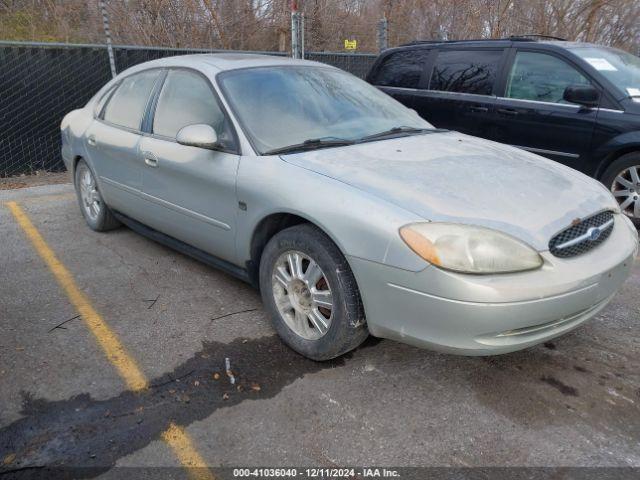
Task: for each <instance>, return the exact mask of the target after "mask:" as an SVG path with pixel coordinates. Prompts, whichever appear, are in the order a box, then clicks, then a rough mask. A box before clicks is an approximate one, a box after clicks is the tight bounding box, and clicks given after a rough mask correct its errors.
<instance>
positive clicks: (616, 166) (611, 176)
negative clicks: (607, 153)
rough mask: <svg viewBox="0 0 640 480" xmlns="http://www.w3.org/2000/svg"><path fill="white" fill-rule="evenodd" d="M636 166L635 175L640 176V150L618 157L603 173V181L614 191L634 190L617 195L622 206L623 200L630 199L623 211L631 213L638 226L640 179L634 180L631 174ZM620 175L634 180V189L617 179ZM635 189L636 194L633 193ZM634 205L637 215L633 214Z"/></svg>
mask: <svg viewBox="0 0 640 480" xmlns="http://www.w3.org/2000/svg"><path fill="white" fill-rule="evenodd" d="M634 168H635V175H633V176H634V177H636V176H640V152H631V153H627V154H625V155H622V156H621V157H620V158H618V159H616V160H615V161H614V162H613V163H612V164H611V165H609V167H607V169H606V170H605V172H604V173H603V174H602V177H601V181H602V183H603V184H604V185H605V186H606V187H607V188H608V189H610V190H611V191H612V192H615V191H620V192H623V191H630V192H632V193H630V194H629V195H621V196H616V199H617V200H618V203H620V204H621V207H622V205H623V204H624V203H623V202H624V201H625V200H627V199H629V201H630V202H631V203H630V205H629V206H627V207H626V208H625V209H624V210H625V212H623V213H626V214H627V215H629V217H630V218H631V220H632V221H633V223H634V225H635V226H636V227H640V181H639V180H640V179H638V178H636V179H635V181H633V177H632V176H631V174H632V170H633V169H634ZM619 176H622V177H623V179H624V180H626V181H627V182H633V190H630V189H629V186H628V185H623V184H621V183H620V182H618V181H616V179H617V178H618V177H619ZM634 191H635V194H634V193H633V192H634ZM614 194H615V193H614ZM636 205H637V206H636ZM634 207H635V212H636V214H635V215H633V213H634Z"/></svg>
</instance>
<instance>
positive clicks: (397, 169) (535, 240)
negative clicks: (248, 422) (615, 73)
mask: <svg viewBox="0 0 640 480" xmlns="http://www.w3.org/2000/svg"><path fill="white" fill-rule="evenodd" d="M282 159H283V160H284V161H286V162H288V163H291V164H294V165H297V166H299V167H302V168H305V169H309V170H312V171H314V172H317V173H319V174H321V175H325V176H328V177H331V178H334V179H337V180H339V181H341V182H344V183H346V184H349V185H351V186H353V187H356V188H358V189H360V190H363V191H365V192H368V193H370V194H373V195H376V196H377V197H379V198H382V199H384V200H386V201H388V202H391V203H393V204H396V205H398V206H400V207H402V208H404V209H406V210H408V211H411V212H413V213H415V214H417V215H419V216H421V217H422V218H424V219H426V220H431V221H440V222H458V223H465V224H473V225H481V226H485V227H489V228H494V229H498V230H501V231H503V232H505V233H508V234H511V235H513V236H514V237H516V238H519V239H521V240H523V241H525V242H527V243H528V244H529V245H531V246H532V247H534V248H536V249H537V250H540V251H544V250H547V249H548V243H549V240H550V238H551V237H552V236H553V235H554V234H555V233H557V232H558V231H560V230H562V229H563V228H565V227H567V226H569V225H570V224H571V222H572V221H574V220H575V219H577V218H583V217H586V216H589V215H591V214H593V213H595V212H598V211H601V210H603V209H608V208H611V209H612V208H616V206H617V204H616V202H615V200H614V199H613V197H612V196H611V194H610V193H609V192H608V191H607V190H606V188H604V186H602V185H601V184H600V183H598V182H596V181H595V180H593V179H591V178H589V177H587V176H586V175H583V174H582V173H580V172H578V171H576V170H573V169H570V168H568V167H565V166H563V165H560V164H558V163H555V162H552V161H550V160H548V159H546V158H543V157H540V156H538V155H534V154H532V153H529V152H526V151H524V150H520V149H517V148H514V147H509V146H507V145H502V144H499V143H495V142H491V141H488V140H483V139H480V138H476V137H471V136H468V135H463V134H460V133H457V132H446V133H430V134H425V135H413V136H407V137H402V138H395V139H390V140H382V141H376V142H369V143H362V144H356V145H351V146H347V147H340V148H330V149H321V150H314V151H309V152H302V153H298V154H292V155H283V156H282Z"/></svg>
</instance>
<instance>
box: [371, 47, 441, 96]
mask: <svg viewBox="0 0 640 480" xmlns="http://www.w3.org/2000/svg"><path fill="white" fill-rule="evenodd" d="M428 56H429V50H424V49H420V50H417V49H416V50H407V51H403V52H396V53H392V54H391V55H389V56H388V57H387V58H385V59H384V60H383V62H382V65H380V67H379V68H378V72H377V73H376V78H375V79H374V81H373V83H374V84H375V85H379V86H382V87H404V88H418V84H419V83H420V76H421V75H422V70H424V65H425V63H426V61H427V57H428Z"/></svg>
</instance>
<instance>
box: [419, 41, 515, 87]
mask: <svg viewBox="0 0 640 480" xmlns="http://www.w3.org/2000/svg"><path fill="white" fill-rule="evenodd" d="M501 56H502V51H500V50H466V51H464V50H443V51H440V52H438V58H436V62H435V65H434V67H433V73H432V74H431V82H430V83H429V89H430V90H441V91H445V92H461V93H475V94H477V95H491V92H492V91H493V84H494V82H495V79H496V76H497V72H498V65H499V63H500V57H501Z"/></svg>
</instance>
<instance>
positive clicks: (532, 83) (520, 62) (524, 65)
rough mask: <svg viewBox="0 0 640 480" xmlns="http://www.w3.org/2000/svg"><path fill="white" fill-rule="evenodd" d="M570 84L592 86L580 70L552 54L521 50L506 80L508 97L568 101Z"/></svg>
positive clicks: (557, 101)
mask: <svg viewBox="0 0 640 480" xmlns="http://www.w3.org/2000/svg"><path fill="white" fill-rule="evenodd" d="M569 85H589V80H587V79H586V78H585V77H584V76H583V75H582V74H581V73H580V72H578V71H577V70H576V69H575V68H573V67H572V66H571V65H569V64H568V63H567V62H565V61H564V60H561V59H559V58H557V57H554V56H552V55H547V54H545V53H535V52H518V53H517V54H516V58H515V60H514V62H513V66H512V67H511V72H510V73H509V80H508V81H507V91H506V93H505V96H506V97H508V98H520V99H522V100H537V101H541V102H553V103H567V102H565V101H564V100H563V99H562V96H563V94H564V90H565V88H567V87H568V86H569Z"/></svg>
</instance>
